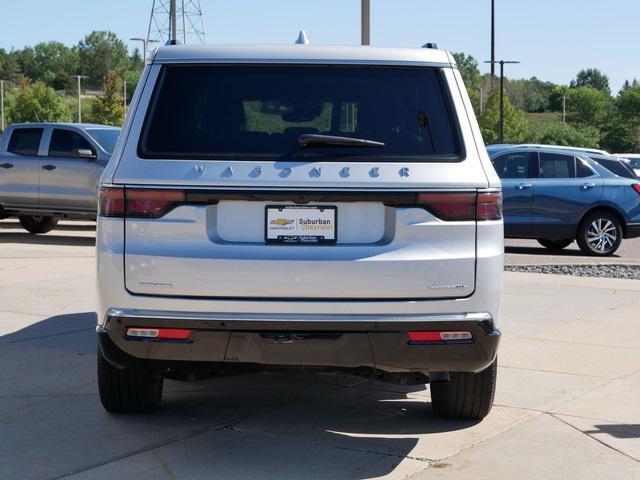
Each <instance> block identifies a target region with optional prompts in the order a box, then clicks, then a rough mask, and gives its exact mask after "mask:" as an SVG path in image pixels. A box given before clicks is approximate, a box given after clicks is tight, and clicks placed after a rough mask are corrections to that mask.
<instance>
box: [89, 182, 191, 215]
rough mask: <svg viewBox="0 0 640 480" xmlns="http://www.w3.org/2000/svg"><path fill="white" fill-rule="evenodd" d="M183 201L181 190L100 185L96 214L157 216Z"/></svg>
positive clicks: (183, 194)
mask: <svg viewBox="0 0 640 480" xmlns="http://www.w3.org/2000/svg"><path fill="white" fill-rule="evenodd" d="M184 201H185V192H184V191H183V190H171V189H163V190H152V189H146V188H127V189H125V188H123V187H102V188H100V192H99V196H98V214H99V215H100V216H102V217H124V216H125V214H126V216H127V217H131V218H158V217H161V216H163V215H165V214H166V213H168V212H169V211H171V210H173V209H174V208H175V207H177V206H178V205H181V204H183V203H184Z"/></svg>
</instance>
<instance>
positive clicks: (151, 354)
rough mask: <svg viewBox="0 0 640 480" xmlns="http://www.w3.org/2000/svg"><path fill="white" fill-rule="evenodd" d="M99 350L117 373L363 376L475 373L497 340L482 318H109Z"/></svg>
mask: <svg viewBox="0 0 640 480" xmlns="http://www.w3.org/2000/svg"><path fill="white" fill-rule="evenodd" d="M128 327H157V328H181V329H190V330H191V331H192V333H191V336H190V338H189V341H185V342H176V341H172V342H167V341H141V340H139V339H132V338H130V337H127V335H126V331H127V328H128ZM438 330H446V331H469V332H471V334H472V336H473V340H472V341H469V342H465V343H453V342H452V343H438V344H411V343H410V341H409V338H408V332H414V331H438ZM97 331H98V337H99V343H100V349H101V352H102V354H103V355H104V356H105V358H106V359H107V360H108V361H110V362H111V363H112V364H114V365H116V366H118V367H121V368H124V367H130V366H138V367H143V368H146V369H149V370H154V371H158V372H160V371H163V370H166V369H175V370H179V369H182V370H194V369H200V368H208V369H211V370H216V371H217V370H225V369H234V368H237V367H238V366H239V365H262V366H272V367H281V366H304V367H335V368H340V369H343V368H346V369H361V368H371V369H375V370H377V371H381V372H387V373H401V372H420V373H425V374H428V373H430V372H431V373H432V372H454V371H464V372H477V371H480V370H482V369H484V368H486V367H487V366H488V365H490V364H491V362H493V360H494V359H495V357H496V353H497V348H498V344H499V340H500V332H499V330H497V329H496V328H495V326H494V322H493V319H492V318H491V315H489V314H487V313H467V314H443V315H401V316H390V315H332V316H330V317H329V316H322V315H295V316H293V315H286V314H283V315H277V316H274V315H260V316H257V315H237V314H220V315H215V314H203V313H194V314H176V313H169V312H168V313H163V312H151V311H146V312H143V311H139V310H129V311H126V310H113V309H112V310H109V312H108V313H107V318H106V319H105V322H104V323H103V324H102V325H100V326H99V327H98V329H97Z"/></svg>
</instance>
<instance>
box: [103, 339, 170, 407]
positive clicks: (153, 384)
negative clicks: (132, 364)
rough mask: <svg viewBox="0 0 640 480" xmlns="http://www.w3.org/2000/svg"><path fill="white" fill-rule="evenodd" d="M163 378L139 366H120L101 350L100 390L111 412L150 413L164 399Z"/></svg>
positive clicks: (104, 405) (105, 405)
mask: <svg viewBox="0 0 640 480" xmlns="http://www.w3.org/2000/svg"><path fill="white" fill-rule="evenodd" d="M162 384H163V381H162V377H158V376H155V375H153V374H152V373H151V372H147V371H144V370H141V369H138V368H125V369H122V370H121V369H118V368H116V367H114V366H113V365H111V364H110V363H109V362H108V361H107V360H106V359H105V358H104V356H103V355H102V352H100V349H98V390H99V392H100V401H101V402H102V406H103V407H104V408H105V410H107V411H108V412H111V413H150V412H153V411H154V410H156V409H157V408H158V407H159V406H160V401H161V400H162Z"/></svg>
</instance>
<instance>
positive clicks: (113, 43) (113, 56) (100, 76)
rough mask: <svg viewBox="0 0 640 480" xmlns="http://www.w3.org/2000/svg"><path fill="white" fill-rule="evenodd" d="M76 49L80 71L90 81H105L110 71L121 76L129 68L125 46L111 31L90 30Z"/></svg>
mask: <svg viewBox="0 0 640 480" xmlns="http://www.w3.org/2000/svg"><path fill="white" fill-rule="evenodd" d="M77 51H78V59H79V61H80V70H81V73H82V75H87V76H88V77H89V80H90V81H91V82H99V83H102V82H105V81H106V79H107V74H108V72H110V71H113V72H115V73H116V74H117V75H119V76H122V75H123V73H124V72H125V71H126V70H127V69H128V68H129V63H130V60H129V56H128V54H127V47H126V45H125V44H124V42H123V41H122V40H120V39H119V38H118V37H117V36H116V34H115V33H113V32H106V31H95V32H91V33H90V34H89V35H87V36H86V37H84V39H83V40H82V41H81V42H80V43H79V44H78V47H77Z"/></svg>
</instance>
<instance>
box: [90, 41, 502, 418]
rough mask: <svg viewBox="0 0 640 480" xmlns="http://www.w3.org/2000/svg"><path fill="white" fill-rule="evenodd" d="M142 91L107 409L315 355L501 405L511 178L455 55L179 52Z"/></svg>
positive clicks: (148, 72) (129, 141)
mask: <svg viewBox="0 0 640 480" xmlns="http://www.w3.org/2000/svg"><path fill="white" fill-rule="evenodd" d="M229 59H233V62H230V61H229ZM138 85H140V86H143V87H142V88H141V89H140V90H139V91H137V92H136V94H135V98H134V100H133V102H132V105H133V107H132V109H131V110H130V112H129V117H128V121H127V123H126V125H125V127H124V132H123V135H122V136H121V140H120V142H119V144H118V148H117V150H116V153H115V154H114V157H113V158H112V161H111V162H110V163H109V165H108V167H107V169H106V170H105V173H104V175H103V178H102V185H101V188H100V213H99V217H98V237H97V255H98V277H97V285H98V298H99V303H98V312H97V317H98V319H99V320H98V326H97V331H98V337H99V351H98V386H99V391H100V399H101V401H102V404H103V406H104V407H105V408H106V409H107V410H108V411H110V412H118V413H122V412H146V411H152V410H154V409H155V408H157V407H158V406H159V404H160V400H161V394H162V384H163V378H179V379H188V378H194V377H201V376H202V375H203V374H215V373H220V372H237V371H244V370H246V369H255V368H278V367H280V368H282V367H296V368H299V367H305V368H323V369H339V370H340V371H351V372H359V373H362V374H367V375H371V376H372V378H378V379H381V380H388V381H395V382H400V383H404V384H424V383H427V382H430V383H431V398H432V405H433V410H434V412H435V413H436V414H438V415H441V416H444V417H449V418H482V417H484V416H485V415H487V413H488V412H489V410H490V408H491V405H492V401H493V400H492V399H493V394H494V390H495V381H496V354H497V347H498V341H499V338H500V332H499V330H498V328H497V323H496V322H497V315H498V305H499V301H500V295H501V289H502V287H501V285H502V270H503V224H502V208H501V194H500V179H499V178H498V177H497V175H496V174H495V172H494V170H493V168H491V163H490V161H489V157H488V155H487V154H486V151H485V150H484V145H483V144H482V143H481V142H482V140H481V135H480V131H479V128H478V125H477V122H476V120H475V116H474V115H473V113H472V112H473V108H472V106H471V103H470V101H469V98H468V95H467V93H466V91H465V89H464V84H463V82H462V78H461V77H460V74H459V71H458V70H457V68H456V67H455V64H454V60H453V58H452V56H451V55H450V54H449V53H447V52H444V51H441V50H436V49H429V48H424V49H390V48H371V47H322V46H311V45H296V46H263V45H261V46H197V47H195V46H188V45H187V46H181V45H178V46H166V47H160V48H159V49H158V50H157V53H155V54H154V55H153V56H152V57H151V59H150V65H148V66H147V68H146V69H145V71H144V73H143V76H142V79H141V81H140V83H139V84H138Z"/></svg>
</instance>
